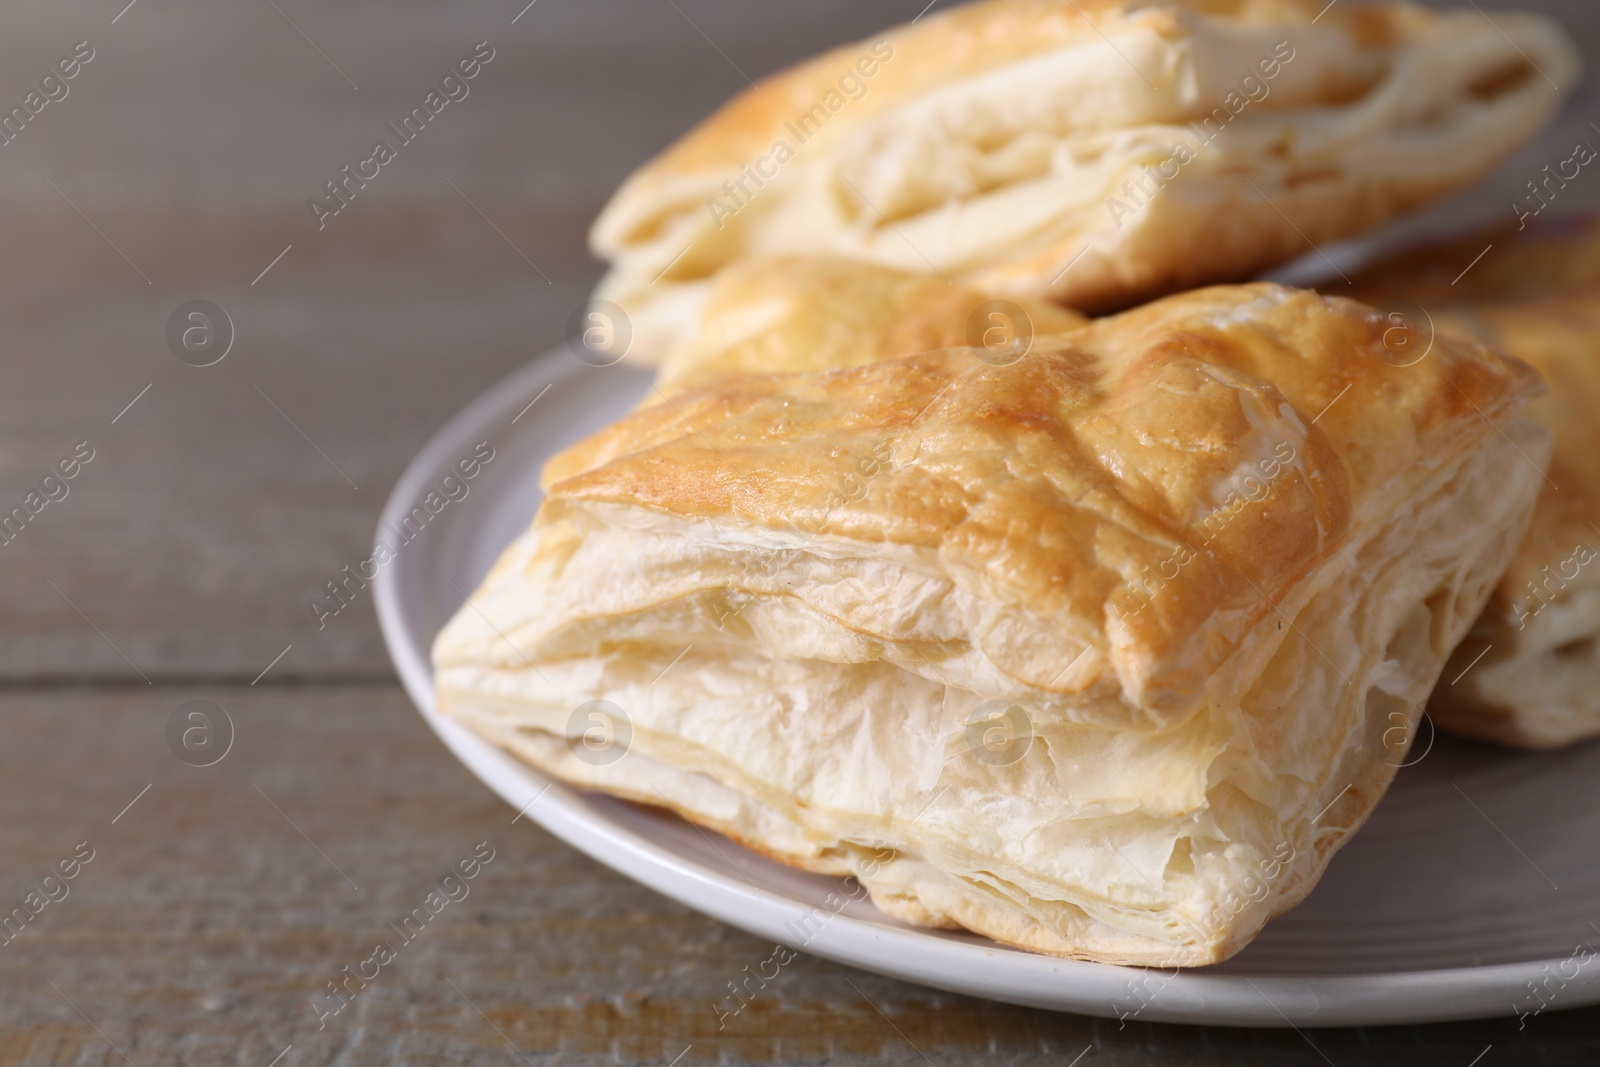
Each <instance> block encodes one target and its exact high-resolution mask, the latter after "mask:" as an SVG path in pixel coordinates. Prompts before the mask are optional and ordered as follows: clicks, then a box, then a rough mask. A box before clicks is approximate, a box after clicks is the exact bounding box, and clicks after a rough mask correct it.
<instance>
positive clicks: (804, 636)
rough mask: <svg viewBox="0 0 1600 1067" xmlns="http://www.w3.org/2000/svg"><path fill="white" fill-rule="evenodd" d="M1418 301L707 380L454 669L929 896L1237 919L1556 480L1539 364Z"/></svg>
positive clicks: (1237, 309)
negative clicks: (1411, 328) (1417, 343)
mask: <svg viewBox="0 0 1600 1067" xmlns="http://www.w3.org/2000/svg"><path fill="white" fill-rule="evenodd" d="M1391 329H1392V327H1391V324H1390V323H1389V322H1387V320H1385V319H1383V318H1382V317H1381V316H1379V315H1378V314H1377V313H1376V312H1373V311H1371V310H1370V309H1368V308H1365V307H1363V306H1361V305H1358V304H1355V303H1353V302H1350V301H1344V300H1338V299H1324V298H1322V297H1319V296H1317V295H1315V294H1313V293H1309V292H1303V291H1296V290H1291V289H1286V288H1282V287H1279V286H1273V285H1264V284H1263V285H1253V286H1242V287H1234V288H1217V289H1208V290H1202V291H1199V292H1195V293H1190V294H1186V295H1183V296H1179V297H1173V298H1170V299H1167V300H1163V301H1160V302H1158V303H1155V304H1152V305H1149V306H1147V307H1143V308H1140V309H1138V310H1135V311H1131V312H1128V313H1126V314H1123V315H1119V316H1115V317H1113V318H1109V319H1104V320H1101V321H1099V322H1096V323H1093V324H1091V325H1089V326H1086V327H1084V328H1083V329H1080V330H1078V331H1075V332H1073V333H1069V334H1066V335H1062V336H1060V337H1056V338H1049V339H1046V338H1041V339H1040V340H1039V341H1038V342H1037V343H1036V344H1035V346H1034V348H1033V351H1032V352H1030V353H1029V355H1028V356H1027V357H1026V358H1025V359H1022V360H1020V361H1017V362H1014V363H1010V364H1007V365H1003V366H996V365H994V364H993V363H991V362H988V361H986V360H984V359H982V358H980V357H981V356H982V355H983V354H984V353H982V352H981V351H976V352H975V351H972V350H962V349H944V350H942V351H938V352H933V353H928V354H925V355H920V356H912V357H908V358H905V359H898V360H888V361H884V362H879V363H873V364H868V365H866V366H861V367H852V368H848V369H845V370H838V371H832V372H828V373H822V374H797V375H752V376H744V377H739V378H733V379H728V380H726V381H724V382H722V383H720V384H716V385H712V386H708V387H704V388H700V389H689V390H687V391H685V392H682V393H680V394H678V395H677V396H675V397H674V398H673V403H672V404H665V403H662V404H656V405H653V406H651V407H648V408H645V409H642V410H640V411H637V412H635V413H633V414H632V415H630V416H629V417H628V418H626V419H624V420H623V421H621V422H620V423H618V424H616V425H614V426H612V427H610V428H609V429H606V430H604V431H602V432H600V433H599V434H596V435H595V436H593V437H591V438H589V439H587V440H585V441H583V442H582V443H580V444H578V445H577V446H575V447H574V448H572V449H570V450H568V451H567V452H565V453H563V454H561V455H559V456H557V457H556V458H555V459H553V460H552V461H551V462H550V464H549V465H548V466H547V468H546V471H545V477H546V480H547V483H548V484H549V490H548V493H549V495H548V497H547V498H546V500H545V502H544V504H543V506H542V507H541V509H540V511H539V513H538V515H537V517H536V518H535V520H534V523H533V525H532V527H531V529H530V530H529V531H528V532H527V533H526V534H525V535H524V536H523V537H521V538H520V539H519V540H518V541H516V542H515V543H514V544H513V545H512V546H511V547H510V548H508V549H507V550H506V552H505V554H504V555H503V556H502V557H501V559H500V560H499V562H498V563H497V564H496V565H495V567H494V569H493V570H492V572H491V573H490V574H489V576H488V577H487V578H486V579H485V580H484V582H483V584H482V585H481V587H480V588H479V589H478V590H477V592H476V593H474V594H473V597H472V600H471V604H470V606H468V607H464V608H463V609H462V610H461V611H460V612H459V613H458V614H457V615H456V617H455V618H454V619H453V620H452V621H451V623H450V624H449V625H448V626H447V627H446V628H445V630H444V631H443V632H442V633H441V634H440V636H439V638H438V640H437V643H436V644H435V646H434V664H435V682H436V685H437V690H438V698H439V706H440V708H441V709H442V711H443V712H444V713H446V714H449V715H452V716H455V717H457V718H458V719H460V720H461V721H462V722H464V723H466V724H467V725H469V726H470V727H471V728H472V729H474V730H476V731H478V732H479V733H480V734H482V735H483V736H484V737H486V738H489V739H490V740H492V741H494V742H495V743H497V744H499V745H502V746H504V747H505V748H506V749H507V750H509V751H511V752H513V753H515V754H516V755H517V756H519V757H521V758H522V759H524V760H526V761H528V762H529V763H531V764H533V765H534V766H536V767H538V768H540V769H542V770H544V771H546V772H548V773H550V774H552V775H554V776H556V777H558V778H561V779H563V780H565V781H567V782H571V783H574V784H576V785H579V786H582V787H585V788H590V789H597V790H602V791H605V792H609V793H614V794H617V795H619V796H623V797H628V798H631V799H634V800H638V801H643V802H645V803H649V804H658V805H666V806H670V807H671V808H672V809H674V810H676V811H678V812H680V813H682V814H684V815H686V816H687V817H688V818H690V819H692V820H694V821H695V822H697V823H700V824H702V825H704V826H707V827H711V828H714V829H716V830H718V831H721V832H722V833H725V834H727V835H729V836H730V837H733V838H734V839H736V840H739V841H742V842H744V843H746V844H747V845H749V846H751V847H752V848H755V849H757V850H759V851H761V852H763V853H765V854H767V855H770V856H774V857H777V858H778V859H781V860H783V861H784V862H786V863H790V864H794V865H796V866H799V867H803V868H806V869H808V870H812V871H819V872H824V873H830V874H837V875H843V874H850V873H853V874H854V875H855V876H856V877H858V878H859V879H860V880H861V881H862V883H863V884H865V885H866V886H867V888H868V889H869V891H870V892H871V894H872V898H873V900H874V901H875V902H876V903H877V905H878V906H879V907H880V908H881V909H883V910H884V911H886V912H887V913H889V914H891V915H894V916H897V917H899V918H902V919H905V920H908V921H911V922H915V923H921V924H927V925H934V926H962V927H966V928H968V929H970V930H975V931H977V932H979V933H982V934H986V935H988V936H990V937H992V938H995V939H997V940H1000V941H1003V942H1007V943H1010V944H1013V945H1020V946H1022V947H1024V948H1027V949H1031V950H1034V951H1038V952H1045V953H1052V954H1056V955H1062V956H1071V957H1079V958H1085V959H1095V960H1107V961H1113V962H1120V963H1138V964H1162V965H1166V964H1178V965H1198V964H1206V963H1211V962H1215V961H1218V960H1222V959H1225V958H1226V957H1228V956H1230V955H1232V954H1233V953H1235V952H1237V951H1238V950H1239V949H1240V948H1242V947H1243V946H1244V945H1245V944H1246V943H1247V942H1249V941H1250V939H1251V938H1252V937H1254V936H1255V934H1256V933H1257V931H1258V930H1259V929H1260V928H1261V926H1262V924H1263V923H1265V922H1266V921H1267V920H1268V919H1269V918H1271V917H1272V916H1273V915H1276V914H1278V913H1279V912H1282V911H1283V910H1285V909H1287V908H1289V907H1291V906H1292V905H1293V904H1295V903H1296V902H1297V901H1299V900H1300V899H1301V898H1302V897H1303V896H1304V895H1305V894H1306V893H1307V892H1308V891H1309V890H1310V889H1311V887H1312V885H1313V884H1314V883H1315V882H1316V881H1317V879H1318V878H1319V876H1320V875H1321V873H1322V871H1323V869H1324V867H1325V866H1326V864H1327V862H1328V859H1329V857H1330V856H1331V855H1332V853H1333V852H1334V850H1335V849H1337V848H1338V847H1339V845H1340V844H1341V843H1342V842H1343V841H1344V840H1345V839H1346V838H1347V837H1348V836H1349V835H1350V833H1352V832H1353V831H1354V830H1355V829H1356V828H1358V827H1359V826H1360V825H1361V823H1362V821H1363V820H1364V819H1365V818H1366V817H1367V815H1368V813H1369V812H1371V810H1372V808H1373V806H1374V805H1375V804H1376V803H1377V801H1378V799H1379V797H1380V796H1381V795H1382V794H1383V792H1384V789H1385V788H1386V786H1387V785H1388V783H1389V781H1390V779H1391V777H1392V776H1393V774H1394V773H1395V767H1396V766H1397V765H1398V764H1399V763H1400V762H1401V760H1400V759H1399V758H1397V752H1396V750H1395V749H1394V748H1386V747H1385V742H1386V741H1389V740H1392V739H1393V738H1397V737H1408V736H1410V734H1409V730H1410V727H1412V726H1414V724H1415V722H1416V720H1417V718H1418V717H1419V716H1420V713H1421V706H1422V702H1423V700H1424V699H1425V698H1426V696H1427V693H1428V691H1429V690H1430V689H1431V688H1432V686H1433V683H1434V680H1435V678H1436V677H1437V676H1438V672H1439V669H1440V666H1441V665H1442V664H1443V662H1444V659H1445V657H1446V656H1447V655H1448V654H1449V650H1450V649H1451V648H1453V647H1454V646H1455V644H1456V642H1457V641H1458V640H1459V639H1460V638H1461V636H1462V635H1463V634H1464V633H1465V632H1466V629H1467V627H1468V626H1469V625H1470V624H1471V621H1472V620H1473V619H1474V618H1475V617H1476V616H1477V615H1478V613H1479V612H1480V610H1481V609H1482V605H1483V603H1484V601H1485V599H1486V598H1487V597H1488V594H1489V591H1490V589H1491V588H1492V587H1493V586H1494V583H1495V581H1496V580H1497V579H1498V577H1499V575H1500V573H1501V572H1502V571H1503V570H1504V568H1505V565H1506V563H1507V561H1508V560H1509V559H1510V557H1511V554H1512V552H1513V551H1514V549H1515V546H1516V544H1517V543H1518V542H1519V541H1520V539H1521V537H1522V534H1523V532H1524V530H1525V526H1526V522H1527V517H1528V514H1529V512H1530V510H1531V509H1532V506H1533V502H1534V498H1535V496H1536V495H1537V487H1538V474H1537V472H1535V471H1530V470H1529V469H1528V468H1527V466H1526V463H1527V460H1526V459H1525V458H1524V457H1532V459H1533V460H1534V461H1535V462H1539V461H1542V460H1543V459H1544V457H1545V454H1546V450H1547V447H1548V440H1547V434H1546V433H1545V432H1544V431H1543V430H1542V429H1541V428H1539V427H1538V426H1537V425H1536V424H1534V423H1533V422H1532V421H1531V420H1529V419H1527V418H1525V417H1524V416H1522V415H1521V414H1520V409H1521V407H1522V405H1523V403H1524V402H1525V401H1526V400H1527V399H1528V398H1529V397H1530V396H1532V395H1533V394H1534V393H1535V392H1536V391H1537V390H1538V388H1539V385H1538V380H1537V376H1536V375H1535V374H1534V372H1533V371H1531V370H1530V369H1529V368H1527V367H1526V366H1524V365H1523V364H1521V363H1518V362H1516V361H1515V360H1512V359H1509V358H1507V357H1504V356H1502V355H1500V354H1498V353H1496V352H1494V351H1492V350H1489V349H1487V348H1482V347H1479V346H1475V345H1471V344H1460V343H1456V342H1451V341H1445V340H1441V341H1440V342H1439V343H1438V345H1437V346H1436V348H1435V351H1434V353H1433V354H1432V358H1430V359H1429V360H1427V361H1425V362H1424V363H1422V364H1419V365H1418V366H1414V367H1407V368H1396V367H1393V366H1391V365H1390V364H1389V363H1387V362H1385V360H1384V358H1383V357H1384V355H1385V352H1384V349H1383V345H1384V340H1385V334H1386V332H1388V331H1390V330H1391ZM1397 725H1398V726H1401V727H1404V728H1405V729H1403V730H1401V731H1399V732H1398V733H1396V731H1395V727H1396V726H1397ZM1399 754H1400V755H1403V745H1401V746H1400V753H1399Z"/></svg>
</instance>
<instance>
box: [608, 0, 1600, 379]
mask: <svg viewBox="0 0 1600 1067" xmlns="http://www.w3.org/2000/svg"><path fill="white" fill-rule="evenodd" d="M1319 15H1320V17H1319ZM1578 67H1579V61H1578V58H1577V53H1576V51H1575V49H1574V48H1573V46H1572V45H1571V43H1570V41H1569V39H1568V38H1567V37H1566V36H1565V34H1564V33H1563V32H1562V30H1561V29H1560V28H1559V27H1558V26H1557V25H1556V24H1555V23H1553V22H1551V21H1550V20H1548V19H1545V18H1542V17H1540V16H1537V15H1532V14H1526V13H1506V12H1495V13H1493V20H1492V21H1490V19H1488V18H1485V17H1484V15H1483V14H1481V13H1480V12H1478V11H1474V10H1471V9H1467V8H1463V9H1461V10H1459V11H1452V12H1433V11H1429V10H1427V9H1424V8H1421V7H1417V6H1414V5H1409V4H1402V3H1390V4H1376V5H1375V4H1370V3H1358V2H1357V0H1345V2H1344V3H1339V4H1335V5H1329V4H1327V3H1326V2H1325V0H1231V2H1230V0H1166V2H1161V0H1154V2H1134V0H982V2H979V3H973V4H968V5H966V6H962V7H955V8H951V9H949V10H947V11H944V12H942V13H941V12H937V11H936V12H934V13H930V14H928V15H927V16H926V17H924V18H922V19H920V20H919V21H918V22H916V23H915V24H914V25H908V26H902V27H897V28H894V29H891V30H889V31H887V32H886V33H885V34H883V35H882V36H881V37H880V38H878V39H875V40H869V41H865V42H862V43H860V44H857V45H852V46H847V47H843V48H840V49H836V50H834V51H831V52H829V53H826V54H824V55H822V56H820V57H817V58H815V59H813V60H810V61H808V62H806V63H803V64H801V65H799V66H797V67H795V68H792V69H790V70H788V71H784V72H782V73H779V74H775V75H772V76H770V77H768V78H766V79H764V80H763V81H762V83H761V84H760V86H759V87H758V88H752V89H750V90H748V91H746V92H744V93H742V94H741V95H739V96H738V97H735V98H734V99H733V100H732V101H730V102H729V103H728V104H727V105H726V106H724V107H723V108H722V109H721V110H719V111H718V112H716V113H715V114H714V115H712V116H711V117H710V118H709V119H707V120H706V121H705V122H704V123H702V124H701V125H700V126H699V127H697V128H696V129H694V130H692V131H690V132H689V133H688V134H687V135H685V136H684V137H683V138H682V139H681V140H679V141H678V142H677V143H676V144H674V145H673V146H672V147H670V148H668V149H667V150H666V151H665V152H663V153H662V154H661V155H660V156H659V157H657V158H656V159H655V160H653V161H651V162H650V163H648V164H647V165H646V166H644V167H643V168H641V169H640V170H639V171H638V172H636V173H635V174H634V175H633V176H632V177H630V178H629V179H628V181H627V182H626V183H625V184H624V185H623V186H622V188H621V189H620V190H619V191H618V192H617V194H616V195H615V197H613V199H612V201H611V202H610V204H609V205H608V206H607V208H606V209H605V211H604V212H603V213H602V214H601V216H600V217H599V219H598V220H597V221H596V223H595V226H594V229H593V230H592V232H591V235H590V244H591V247H592V248H593V250H594V252H595V254H596V255H598V256H600V257H601V258H602V259H604V260H607V261H608V262H609V263H610V264H611V270H610V272H609V273H608V275H607V276H606V278H605V279H604V280H603V281H602V283H601V285H600V287H599V289H598V290H597V293H596V295H597V296H598V297H601V298H605V299H608V300H611V301H614V302H616V303H618V304H619V305H621V306H622V307H623V308H624V310H625V311H626V312H627V313H628V315H629V316H630V317H631V319H632V324H633V338H634V341H633V350H632V352H631V353H630V355H631V356H632V357H633V358H637V359H640V360H643V361H645V362H649V363H656V362H659V360H660V359H661V358H662V357H663V356H664V355H665V353H666V352H667V351H668V349H669V348H670V346H671V344H672V343H673V342H674V341H675V340H676V339H677V338H679V337H681V336H682V335H683V334H684V332H685V331H687V330H689V329H691V328H692V324H693V322H694V316H695V309H696V308H697V306H698V304H699V302H700V301H701V300H703V299H704V297H705V291H706V286H707V279H709V278H711V277H712V276H713V275H715V274H716V272H717V271H718V270H720V269H721V268H722V267H723V266H724V265H726V264H727V263H730V262H732V261H734V260H737V259H739V258H741V257H744V256H749V255H757V254H785V253H811V254H832V255H841V256H846V257H850V258H855V259H862V260H866V261H870V262H874V263H879V264H883V265H886V266H892V267H898V268H901V269H906V270H914V271H931V272H933V273H936V274H938V275H940V276H941V277H943V278H945V279H947V280H950V281H953V282H962V283H966V284H970V285H973V286H976V287H978V288H980V289H984V290H988V291H993V292H997V293H1001V294H1005V295H1009V296H1012V297H1016V296H1018V295H1028V296H1040V297H1051V298H1054V299H1056V300H1057V301H1059V302H1061V303H1064V304H1066V305H1068V306H1072V307H1077V308H1081V309H1084V310H1088V311H1096V312H1098V311H1105V310H1110V309H1114V308H1117V307H1127V306H1130V305H1132V304H1134V303H1137V302H1139V301H1141V300H1144V299H1147V298H1149V297H1151V296H1155V295H1159V294H1161V293H1164V292H1175V291H1179V290H1181V289H1185V288H1190V287H1193V286H1195V285H1201V284H1207V283H1211V282H1217V281H1236V280H1242V279H1245V278H1248V277H1251V276H1252V275H1253V274H1255V273H1257V272H1259V271H1261V270H1264V269H1267V268H1269V267H1271V266H1274V265H1276V264H1279V263H1281V262H1283V261H1285V260H1287V259H1290V258H1293V257H1294V256H1297V255H1301V254H1304V253H1306V252H1308V251H1309V250H1310V247H1311V246H1310V245H1309V244H1308V241H1312V242H1323V241H1327V240H1331V239H1336V238H1340V237H1346V236H1351V235H1354V234H1357V233H1359V232H1361V231H1363V230H1366V229H1368V228H1370V227H1373V226H1376V225H1378V224H1380V223H1382V222H1384V221H1385V220H1387V219H1390V218H1392V217H1394V216H1396V215H1397V214H1399V213H1402V212H1404V211H1407V210H1409V209H1412V208H1414V207H1417V206H1419V205H1421V204H1423V203H1425V202H1427V201H1429V200H1431V199H1433V198H1435V197H1438V196H1440V195H1441V194H1443V193H1446V192H1449V191H1451V190H1453V189H1456V188H1458V187H1461V186H1463V185H1465V184H1466V183H1468V182H1470V181H1471V180H1472V179H1473V178H1474V177H1476V176H1478V175H1480V174H1482V173H1483V172H1485V171H1486V170H1488V169H1489V168H1490V167H1491V166H1493V165H1494V164H1495V163H1497V162H1498V161H1500V160H1501V159H1503V158H1505V157H1506V156H1507V155H1508V154H1509V153H1510V152H1511V151H1512V150H1514V149H1515V148H1516V147H1518V146H1520V145H1521V144H1523V143H1524V142H1525V141H1526V140H1527V139H1528V138H1529V137H1531V136H1532V135H1533V134H1534V133H1535V132H1536V131H1537V130H1538V129H1539V128H1540V127H1541V126H1542V125H1543V124H1544V123H1545V121H1546V120H1547V119H1548V118H1549V116H1550V115H1551V114H1552V113H1553V112H1554V110H1555V108H1556V107H1557V106H1558V104H1559V102H1560V99H1561V97H1562V96H1563V95H1564V92H1565V91H1567V90H1570V89H1571V88H1572V87H1573V85H1574V83H1575V81H1576V79H1577V77H1578ZM1558 86H1559V88H1557V87H1558Z"/></svg>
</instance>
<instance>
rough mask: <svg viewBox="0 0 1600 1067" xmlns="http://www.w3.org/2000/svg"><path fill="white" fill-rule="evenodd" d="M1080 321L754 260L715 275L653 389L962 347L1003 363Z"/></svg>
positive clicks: (1038, 308)
mask: <svg viewBox="0 0 1600 1067" xmlns="http://www.w3.org/2000/svg"><path fill="white" fill-rule="evenodd" d="M1087 321H1088V320H1087V319H1085V318H1084V317H1083V316H1082V315H1079V314H1078V313H1077V312H1075V311H1069V310H1067V309H1066V308H1063V307H1058V306H1056V305H1055V304H1051V303H1049V302H1048V301H1044V300H1034V299H1030V298H1028V297H1022V298H1019V299H1018V300H1015V301H1012V300H1003V299H1000V298H997V297H996V296H994V294H991V293H984V292H981V291H979V290H977V289H973V288H971V287H969V286H965V285H952V284H950V283H948V282H946V281H943V280H942V279H940V278H938V277H936V276H934V275H932V274H927V273H922V274H916V273H912V272H910V271H902V270H895V269H894V268H892V267H880V266H877V265H875V264H871V263H862V262H858V261H856V260H849V259H840V258H838V257H834V256H772V257H755V258H751V259H745V260H739V261H737V262H735V263H733V264H732V265H730V266H728V267H726V268H725V269H723V270H722V272H721V273H719V274H718V275H717V277H716V278H715V280H714V281H713V282H712V283H711V287H710V291H709V295H708V297H707V299H706V302H705V304H704V305H703V306H702V307H701V309H700V314H699V322H698V323H697V325H696V327H695V329H694V330H693V331H692V332H691V333H690V334H689V335H688V336H687V337H685V338H683V339H682V340H680V341H679V342H678V343H677V344H676V345H675V346H674V347H673V349H672V351H671V352H670V353H669V354H668V356H667V358H666V360H665V362H663V363H662V365H661V369H660V371H659V372H658V373H657V375H656V385H657V386H658V387H659V388H660V389H662V390H663V391H666V392H671V391H674V390H677V389H682V388H685V387H687V386H691V385H706V384H709V383H711V382H714V381H717V380H719V379H722V378H726V377H730V376H732V375H735V374H752V373H757V372H783V373H794V372H799V371H822V370H837V369H840V368H843V367H859V366H861V365H862V364H863V363H875V362H877V361H878V360H881V359H892V358H894V357H897V356H909V355H914V354H915V353H918V352H927V351H931V350H932V349H935V348H951V347H956V346H964V345H969V344H970V345H975V346H985V347H988V348H989V349H990V350H991V353H992V355H991V358H992V359H994V360H995V361H997V362H998V361H1005V360H1009V359H1014V358H1020V357H1021V355H1023V354H1025V353H1026V351H1027V349H1028V346H1029V345H1030V344H1031V342H1032V338H1033V337H1035V336H1037V335H1040V334H1052V333H1064V332H1066V331H1068V330H1073V329H1076V328H1077V327H1079V326H1081V325H1083V324H1084V323H1085V322H1087Z"/></svg>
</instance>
